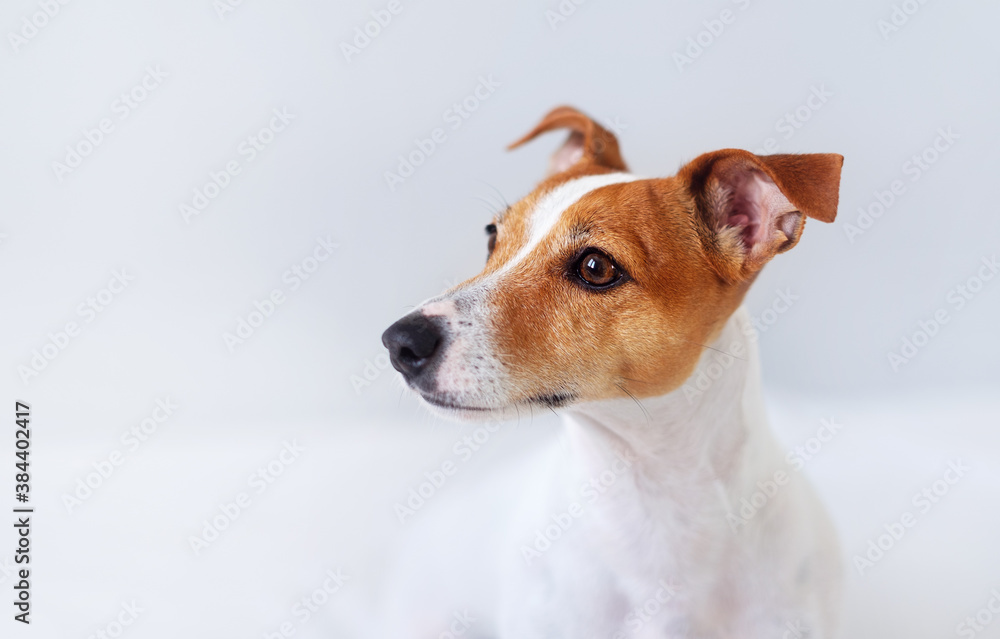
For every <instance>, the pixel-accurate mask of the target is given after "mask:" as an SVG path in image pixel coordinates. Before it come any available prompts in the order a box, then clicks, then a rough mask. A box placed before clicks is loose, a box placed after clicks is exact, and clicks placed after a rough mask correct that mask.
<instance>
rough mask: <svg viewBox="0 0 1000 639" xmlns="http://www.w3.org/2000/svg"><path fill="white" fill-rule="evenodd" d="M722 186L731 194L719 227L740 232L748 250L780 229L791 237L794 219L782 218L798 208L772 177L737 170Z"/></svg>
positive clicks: (726, 178) (734, 170)
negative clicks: (780, 189)
mask: <svg viewBox="0 0 1000 639" xmlns="http://www.w3.org/2000/svg"><path fill="white" fill-rule="evenodd" d="M723 187H724V188H725V189H726V191H728V193H729V202H728V206H727V207H726V209H725V212H724V213H723V215H721V216H720V219H719V222H720V227H721V226H729V227H733V228H738V229H740V237H741V238H742V239H743V243H744V244H745V245H746V247H747V248H749V249H752V248H753V247H754V246H756V245H757V244H759V243H761V242H767V241H768V240H769V239H770V237H771V235H772V234H773V232H774V231H775V230H776V229H779V228H780V230H781V231H782V232H784V233H785V234H786V235H787V236H788V237H789V238H791V236H792V234H793V233H794V229H795V224H794V220H789V219H786V218H790V217H792V216H785V218H783V217H782V216H783V215H784V214H785V213H788V212H791V211H794V210H795V207H794V206H793V205H792V204H791V202H789V201H788V199H787V198H786V197H785V196H784V195H782V193H781V191H779V190H778V187H777V186H776V185H775V184H774V182H772V181H771V179H770V178H768V177H767V176H766V175H764V174H763V173H761V172H760V171H757V170H754V169H746V168H735V169H733V170H732V171H731V172H729V174H728V175H726V176H725V177H724V178H723Z"/></svg>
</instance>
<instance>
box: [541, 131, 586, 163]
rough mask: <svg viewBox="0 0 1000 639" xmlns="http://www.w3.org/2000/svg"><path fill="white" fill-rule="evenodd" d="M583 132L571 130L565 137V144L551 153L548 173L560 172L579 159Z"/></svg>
mask: <svg viewBox="0 0 1000 639" xmlns="http://www.w3.org/2000/svg"><path fill="white" fill-rule="evenodd" d="M583 142H584V138H583V134H582V133H580V132H579V131H573V132H572V133H570V135H569V137H568V138H567V139H566V142H565V144H563V145H562V147H560V149H559V150H558V151H556V152H555V153H554V154H553V155H552V159H551V161H550V162H549V172H550V173H562V172H563V171H566V170H568V169H569V168H570V167H571V166H573V165H574V164H576V163H577V162H579V161H580V158H582V157H583Z"/></svg>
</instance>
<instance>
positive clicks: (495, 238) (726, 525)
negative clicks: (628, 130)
mask: <svg viewBox="0 0 1000 639" xmlns="http://www.w3.org/2000/svg"><path fill="white" fill-rule="evenodd" d="M557 129H568V131H569V137H568V139H567V140H566V142H565V143H564V144H563V145H562V147H561V148H560V149H559V150H558V151H557V152H556V153H555V154H554V156H553V157H552V160H551V164H550V168H549V174H548V176H547V177H546V178H545V179H544V180H543V181H542V182H541V183H540V184H539V185H538V186H537V187H536V188H535V189H534V191H532V192H531V193H530V194H529V195H528V196H527V197H525V198H524V199H522V200H520V201H518V202H517V203H516V204H514V205H512V206H510V207H508V208H507V209H506V210H503V211H501V212H499V213H498V214H497V215H496V216H495V217H494V219H493V220H492V221H491V222H490V224H489V225H488V226H487V227H486V233H487V244H488V247H487V248H488V259H487V263H486V267H485V269H484V270H483V271H482V273H480V274H479V275H477V276H476V277H473V278H472V279H469V280H468V281H465V282H463V283H462V284H459V285H458V286H456V287H454V288H452V289H450V290H449V291H447V292H445V293H444V294H442V295H440V296H438V297H435V298H433V299H430V300H428V301H426V302H424V303H422V304H421V305H420V306H419V307H417V308H416V310H414V311H413V312H411V313H409V314H408V315H406V316H405V317H403V318H402V319H400V320H398V321H397V322H396V323H394V324H393V325H392V326H391V327H389V328H388V329H387V330H386V331H385V333H384V334H383V336H382V341H383V344H384V345H385V347H386V348H387V349H388V351H389V357H390V360H391V363H392V366H393V367H394V368H395V369H396V370H397V371H399V373H400V374H401V376H402V378H403V380H404V381H405V384H406V386H408V387H409V388H410V389H412V390H413V391H415V392H416V394H417V395H418V396H419V397H420V400H421V401H422V402H423V403H425V404H426V405H427V406H428V407H429V408H430V409H431V410H432V411H433V412H434V413H437V414H440V415H443V416H445V417H448V418H454V419H458V420H473V421H474V420H487V419H493V420H496V419H513V418H517V417H518V416H519V415H520V414H521V413H522V412H528V411H529V410H530V409H532V408H533V407H537V408H543V409H553V410H555V411H558V412H559V413H560V414H561V417H562V421H563V423H564V426H563V427H564V430H565V436H566V438H567V439H568V441H569V442H570V447H569V448H570V450H571V451H572V452H571V453H570V454H569V455H552V456H549V457H544V456H543V457H544V458H542V459H540V460H536V462H534V466H531V464H528V463H527V462H525V463H524V464H522V465H524V466H525V467H527V466H531V470H530V472H531V473H534V474H525V475H522V476H521V477H520V478H517V477H514V478H511V479H510V480H505V481H504V482H500V483H498V484H497V485H495V486H493V487H492V488H491V489H487V490H485V491H484V492H483V493H481V495H480V496H478V497H476V496H470V495H462V496H460V497H458V498H457V501H456V503H454V504H452V507H453V508H455V511H454V512H453V513H452V516H451V520H450V521H447V520H445V521H443V522H435V523H429V524H428V525H427V530H426V531H425V533H423V536H422V537H421V536H420V535H418V537H420V538H421V539H422V541H420V542H418V553H417V554H418V555H420V557H422V559H418V560H417V561H418V562H419V561H423V562H424V564H425V565H424V566H423V567H422V568H417V567H416V564H415V563H414V564H407V563H406V562H405V561H404V562H403V563H401V564H400V565H401V566H403V569H404V571H409V574H410V577H409V581H408V582H407V585H406V586H405V587H403V588H402V590H401V591H400V592H399V593H397V594H395V595H393V597H392V598H393V600H394V601H395V602H396V603H395V610H394V611H392V612H391V613H387V614H388V615H389V616H390V617H391V619H392V621H387V625H386V626H385V628H386V629H385V630H383V631H382V632H383V634H382V635H381V636H382V639H399V638H400V637H420V638H422V637H455V636H459V635H461V634H465V635H466V636H467V637H500V638H503V639H535V638H537V639H553V638H573V639H581V638H586V639H590V638H591V637H601V638H614V637H621V638H624V637H650V638H651V637H691V638H700V639H701V638H704V639H708V638H713V639H715V638H722V637H733V638H740V639H756V638H765V637H768V638H775V639H778V638H781V637H785V638H788V637H795V638H800V637H810V638H811V639H817V638H825V637H830V636H832V635H833V633H834V632H835V627H836V621H837V615H838V612H837V611H838V601H839V596H840V594H839V593H840V575H841V568H840V553H839V546H838V542H837V539H836V535H835V533H834V529H833V526H832V525H831V523H830V521H829V519H828V517H827V515H826V512H825V510H824V508H823V507H822V505H821V503H820V501H819V500H818V498H817V497H816V496H815V495H814V493H813V492H812V490H811V488H810V487H809V485H808V484H807V483H806V481H805V479H804V478H803V477H802V476H801V475H800V474H797V473H794V474H793V473H790V472H785V471H786V470H787V466H786V465H785V464H784V456H783V453H782V451H781V450H780V448H779V446H778V444H777V442H776V441H775V439H774V438H773V436H772V434H771V432H770V429H769V428H768V426H767V422H766V418H765V411H764V407H763V401H762V397H761V388H760V376H759V370H758V369H759V367H758V359H757V348H756V339H755V333H754V331H753V329H752V327H751V324H750V321H749V318H748V315H747V313H746V310H745V309H744V308H743V307H742V306H741V304H742V301H743V299H744V296H745V295H746V293H747V290H748V289H749V287H750V285H751V283H752V282H753V281H754V279H755V278H756V276H757V274H758V273H759V272H760V270H761V269H762V268H763V266H764V265H765V264H766V263H767V262H768V261H769V260H770V259H771V258H773V257H774V256H775V255H777V254H779V253H783V252H785V251H788V250H789V249H791V248H792V247H794V246H795V245H796V244H797V243H798V242H799V239H800V238H801V235H802V232H803V229H804V227H805V221H806V218H813V219H816V220H819V221H821V222H827V223H829V222H833V221H834V218H835V217H836V213H837V203H838V192H839V184H840V171H841V166H842V164H843V157H842V156H840V155H836V154H801V155H769V156H758V155H754V154H752V153H749V152H747V151H743V150H738V149H725V150H721V151H715V152H711V153H706V154H704V155H701V156H699V157H697V158H696V159H694V160H693V161H691V162H689V163H688V164H686V165H684V166H683V167H682V168H681V169H680V170H679V172H678V173H677V174H676V175H675V176H673V177H665V178H653V179H644V178H640V177H637V176H635V175H633V174H631V173H629V172H628V169H627V167H626V165H625V162H624V161H623V159H622V156H621V153H620V150H619V145H618V141H617V139H616V138H615V136H614V135H612V134H611V133H610V132H609V131H607V130H605V129H604V128H603V127H601V126H600V125H599V124H598V123H597V122H595V121H594V120H593V119H591V118H589V117H588V116H586V115H585V114H583V113H582V112H580V111H578V110H576V109H574V108H571V107H559V108H557V109H555V110H553V111H552V112H550V113H549V114H548V115H546V116H545V117H544V118H543V119H542V121H541V122H540V123H539V124H538V125H537V126H536V127H535V128H534V129H533V130H531V131H530V132H529V133H528V134H527V135H525V136H524V137H523V138H521V139H520V140H518V141H517V142H515V143H514V144H512V145H511V147H510V148H516V147H518V146H520V145H522V144H524V143H526V142H528V141H530V140H532V139H534V138H536V137H537V136H539V135H541V134H543V133H546V132H549V131H553V130H557ZM519 463H520V462H519ZM526 473H527V471H526ZM515 485H520V486H521V489H520V490H521V492H517V491H515V490H514V488H513V487H514V486H515ZM482 495H487V497H486V498H485V499H484V498H483V497H482ZM489 495H492V497H490V496H489ZM751 496H753V497H751ZM751 498H752V499H753V508H752V509H751V510H750V512H748V511H747V509H745V508H743V509H742V510H741V504H746V503H749V502H748V501H747V500H750V499H751ZM761 498H763V501H764V503H761V501H762V500H761ZM485 504H489V506H488V507H486V508H484V509H483V510H487V511H488V513H489V514H488V515H485V516H484V517H478V516H477V517H473V516H471V515H470V514H469V513H470V512H471V511H472V510H473V509H474V507H475V506H476V505H479V506H483V505H485ZM470 522H471V523H470ZM475 526H480V529H479V530H478V531H477V530H474V528H475ZM420 544H424V545H420ZM433 545H436V546H437V547H439V548H441V549H442V552H441V553H439V554H437V555H435V554H433V552H432V551H431V550H430V547H431V546H433ZM459 557H460V558H459ZM476 562H478V563H476ZM453 568H454V570H455V572H452V569H453ZM463 570H464V571H465V574H464V575H463V574H461V571H463ZM404 581H405V580H404ZM473 599H477V601H475V602H473V601H472V600H473ZM463 615H464V616H463ZM471 620H476V622H475V623H473V622H472V621H471ZM449 624H450V625H449Z"/></svg>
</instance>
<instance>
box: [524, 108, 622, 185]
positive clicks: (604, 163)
mask: <svg viewBox="0 0 1000 639" xmlns="http://www.w3.org/2000/svg"><path fill="white" fill-rule="evenodd" d="M554 129H569V130H570V134H569V137H568V138H567V139H566V142H565V143H564V144H563V145H562V148H560V149H559V150H558V151H556V153H555V155H553V156H552V159H551V161H550V162H549V175H553V174H555V173H562V172H563V171H567V170H569V169H571V168H573V167H577V166H580V167H585V166H588V165H589V166H600V167H605V168H609V169H614V170H616V171H626V170H627V168H626V167H625V162H624V161H623V160H622V156H621V153H620V152H619V150H618V140H617V139H616V138H615V136H614V135H613V134H612V133H611V132H610V131H607V130H606V129H604V127H602V126H601V125H599V124H598V123H597V122H594V121H593V120H592V119H590V118H589V117H587V116H586V115H584V114H583V113H581V112H579V111H577V110H576V109H574V108H573V107H569V106H561V107H557V108H555V109H553V110H552V111H550V112H549V114H548V115H546V116H545V117H544V118H542V121H541V122H539V123H538V126H536V127H535V128H534V129H532V130H531V131H530V132H529V133H528V134H527V135H525V136H524V137H523V138H521V139H520V140H518V141H517V142H514V143H513V144H511V145H510V146H509V147H507V149H508V150H511V149H516V148H517V147H519V146H521V145H522V144H524V143H525V142H530V141H531V140H534V139H535V138H536V137H538V136H539V135H541V134H542V133H547V132H548V131H552V130H554Z"/></svg>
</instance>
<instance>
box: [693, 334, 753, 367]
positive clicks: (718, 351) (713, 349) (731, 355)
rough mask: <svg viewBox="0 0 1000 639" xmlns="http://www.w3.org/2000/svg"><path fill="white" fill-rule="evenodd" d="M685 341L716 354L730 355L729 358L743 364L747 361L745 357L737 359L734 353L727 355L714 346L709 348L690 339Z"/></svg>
mask: <svg viewBox="0 0 1000 639" xmlns="http://www.w3.org/2000/svg"><path fill="white" fill-rule="evenodd" d="M684 341H685V342H687V343H688V344H697V345H698V346H701V347H702V348H707V349H708V350H710V351H715V352H716V353H722V354H723V355H728V356H730V357H732V358H733V359H738V360H740V361H741V362H745V361H747V360H746V358H745V357H737V356H736V355H733V354H732V353H727V352H726V351H723V350H719V349H718V348H714V347H712V346H708V345H707V344H701V343H699V342H695V341H693V340H689V339H686V340H684Z"/></svg>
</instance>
